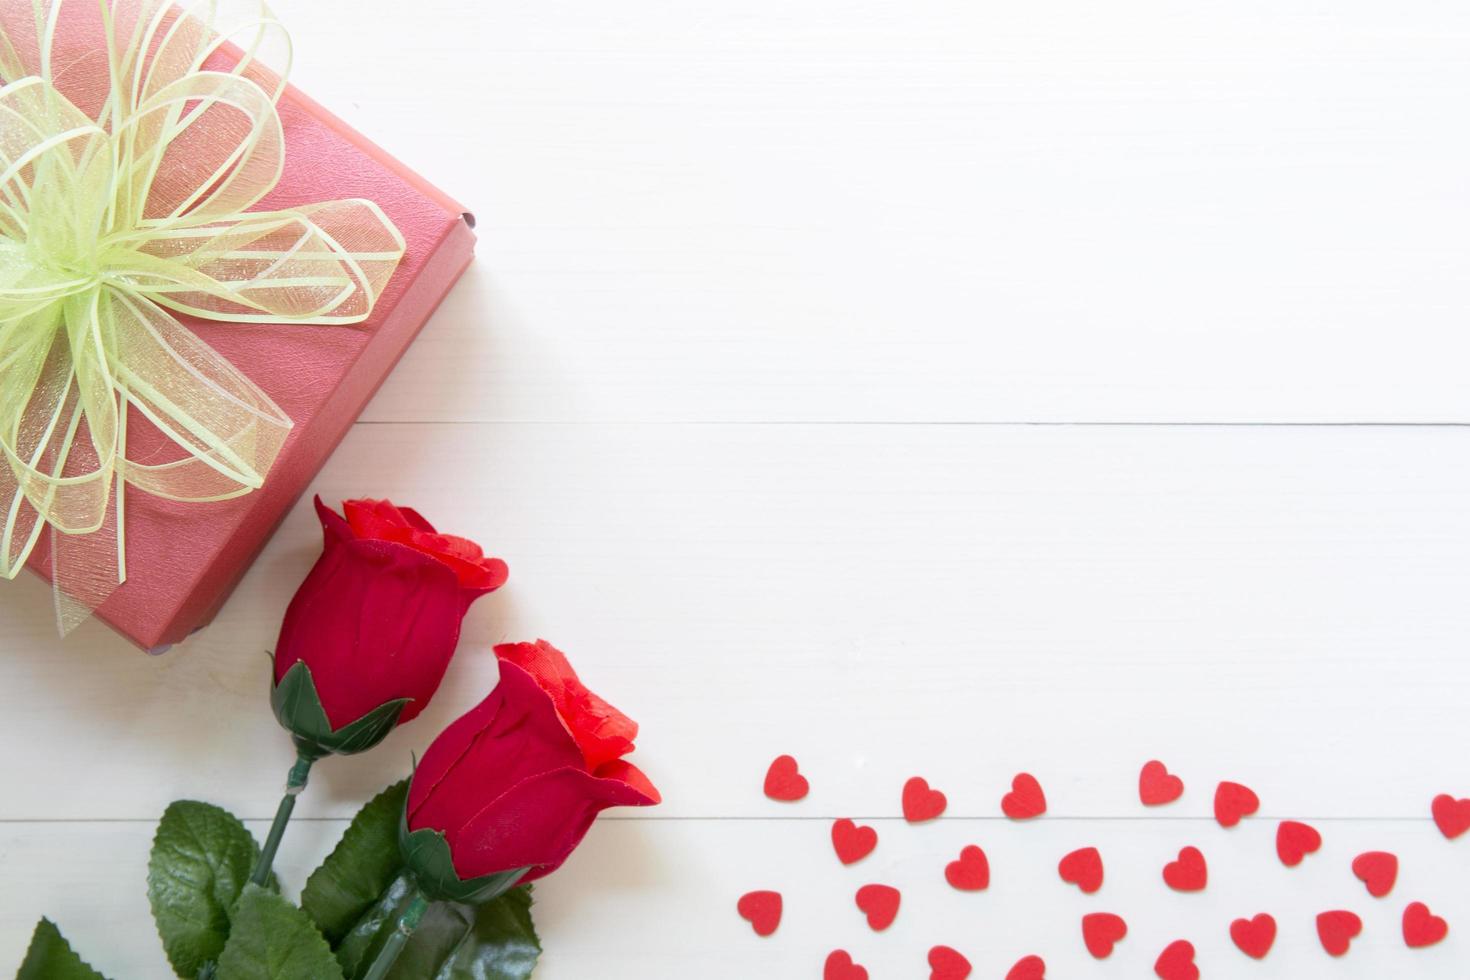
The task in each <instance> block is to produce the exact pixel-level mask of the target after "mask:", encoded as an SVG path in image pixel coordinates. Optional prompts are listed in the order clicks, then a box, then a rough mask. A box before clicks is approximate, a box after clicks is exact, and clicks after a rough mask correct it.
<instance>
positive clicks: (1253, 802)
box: [1215, 782, 1261, 827]
mask: <svg viewBox="0 0 1470 980" xmlns="http://www.w3.org/2000/svg"><path fill="white" fill-rule="evenodd" d="M1260 808H1261V800H1260V797H1258V796H1256V794H1255V793H1253V792H1251V790H1250V789H1249V787H1246V786H1242V785H1240V784H1239V783H1229V782H1226V783H1221V784H1220V785H1219V786H1217V787H1216V788H1215V819H1216V820H1217V821H1218V822H1219V824H1220V826H1222V827H1234V826H1235V825H1236V824H1238V823H1240V821H1241V818H1242V817H1248V816H1250V815H1251V814H1252V813H1255V812H1256V811H1257V810H1259V809H1260Z"/></svg>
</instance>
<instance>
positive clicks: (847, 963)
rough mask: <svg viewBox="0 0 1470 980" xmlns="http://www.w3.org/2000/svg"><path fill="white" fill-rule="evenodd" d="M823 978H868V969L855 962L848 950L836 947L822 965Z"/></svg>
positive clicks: (840, 979)
mask: <svg viewBox="0 0 1470 980" xmlns="http://www.w3.org/2000/svg"><path fill="white" fill-rule="evenodd" d="M822 980H868V971H867V970H865V969H863V968H862V967H860V966H858V965H857V964H856V963H854V962H853V961H852V957H851V956H849V955H848V953H847V950H845V949H836V950H833V951H832V952H831V953H830V954H829V955H828V956H827V964H826V966H824V967H822Z"/></svg>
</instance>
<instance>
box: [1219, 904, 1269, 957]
mask: <svg viewBox="0 0 1470 980" xmlns="http://www.w3.org/2000/svg"><path fill="white" fill-rule="evenodd" d="M1230 939H1231V941H1232V942H1234V943H1235V945H1236V948H1238V949H1239V950H1240V951H1241V952H1242V953H1244V954H1245V955H1247V956H1249V957H1251V958H1252V959H1257V960H1260V959H1265V957H1266V954H1267V953H1269V952H1271V946H1272V945H1273V944H1274V943H1275V942H1276V920H1275V919H1273V918H1272V917H1271V916H1270V915H1268V914H1266V913H1265V912H1262V913H1261V914H1260V915H1257V916H1255V917H1254V918H1251V919H1236V920H1235V921H1234V922H1232V923H1230Z"/></svg>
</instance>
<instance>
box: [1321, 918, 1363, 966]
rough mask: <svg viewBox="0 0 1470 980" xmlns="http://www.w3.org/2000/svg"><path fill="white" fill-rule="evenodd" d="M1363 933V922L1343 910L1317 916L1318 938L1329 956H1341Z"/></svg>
mask: <svg viewBox="0 0 1470 980" xmlns="http://www.w3.org/2000/svg"><path fill="white" fill-rule="evenodd" d="M1362 931H1363V920H1362V919H1360V918H1358V917H1357V916H1356V915H1354V914H1353V913H1351V912H1343V911H1341V910H1339V911H1335V912H1323V913H1322V914H1321V915H1318V916H1317V938H1318V939H1320V940H1322V948H1323V949H1325V950H1327V953H1328V955H1329V956H1341V955H1342V954H1344V953H1346V952H1347V951H1348V947H1349V946H1351V945H1352V944H1353V940H1354V939H1356V938H1357V937H1358V934H1359V933H1361V932H1362Z"/></svg>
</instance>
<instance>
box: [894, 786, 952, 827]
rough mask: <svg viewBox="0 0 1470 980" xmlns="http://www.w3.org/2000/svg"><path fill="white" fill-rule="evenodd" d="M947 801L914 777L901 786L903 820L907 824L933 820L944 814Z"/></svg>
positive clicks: (947, 804) (936, 791) (940, 794)
mask: <svg viewBox="0 0 1470 980" xmlns="http://www.w3.org/2000/svg"><path fill="white" fill-rule="evenodd" d="M947 806H949V801H948V800H946V799H945V798H944V794H943V793H941V792H939V790H937V789H930V788H929V782H928V780H926V779H923V778H921V777H919V776H915V777H913V778H912V779H910V780H909V781H908V782H906V783H904V784H903V818H904V819H905V820H907V821H908V822H909V823H923V822H924V821H925V820H933V819H935V818H936V817H938V816H939V815H940V814H941V813H943V812H944V808H945V807H947Z"/></svg>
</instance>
